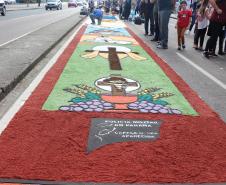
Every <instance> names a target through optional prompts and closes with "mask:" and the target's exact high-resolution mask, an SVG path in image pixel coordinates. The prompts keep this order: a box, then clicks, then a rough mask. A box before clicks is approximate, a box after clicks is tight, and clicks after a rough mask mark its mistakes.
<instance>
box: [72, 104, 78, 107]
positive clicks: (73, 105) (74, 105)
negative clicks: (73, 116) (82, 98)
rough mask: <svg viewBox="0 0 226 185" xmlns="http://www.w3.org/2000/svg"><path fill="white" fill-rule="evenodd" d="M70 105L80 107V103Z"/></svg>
mask: <svg viewBox="0 0 226 185" xmlns="http://www.w3.org/2000/svg"><path fill="white" fill-rule="evenodd" d="M70 106H72V107H79V105H78V104H71V105H70Z"/></svg>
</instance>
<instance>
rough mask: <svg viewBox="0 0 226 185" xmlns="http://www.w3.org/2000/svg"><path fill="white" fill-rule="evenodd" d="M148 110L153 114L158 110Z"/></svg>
mask: <svg viewBox="0 0 226 185" xmlns="http://www.w3.org/2000/svg"><path fill="white" fill-rule="evenodd" d="M150 112H151V113H154V114H156V113H158V111H156V110H150Z"/></svg>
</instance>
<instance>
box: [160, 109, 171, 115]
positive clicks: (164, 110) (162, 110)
mask: <svg viewBox="0 0 226 185" xmlns="http://www.w3.org/2000/svg"><path fill="white" fill-rule="evenodd" d="M159 112H160V113H163V114H167V113H169V111H168V110H167V109H160V110H159Z"/></svg>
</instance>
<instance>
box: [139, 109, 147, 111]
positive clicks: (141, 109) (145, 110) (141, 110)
mask: <svg viewBox="0 0 226 185" xmlns="http://www.w3.org/2000/svg"><path fill="white" fill-rule="evenodd" d="M139 111H140V112H148V110H146V109H140V110H139Z"/></svg>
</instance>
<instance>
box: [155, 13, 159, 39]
mask: <svg viewBox="0 0 226 185" xmlns="http://www.w3.org/2000/svg"><path fill="white" fill-rule="evenodd" d="M154 20H155V39H156V40H159V39H160V37H159V34H160V33H159V16H158V12H154Z"/></svg>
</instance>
